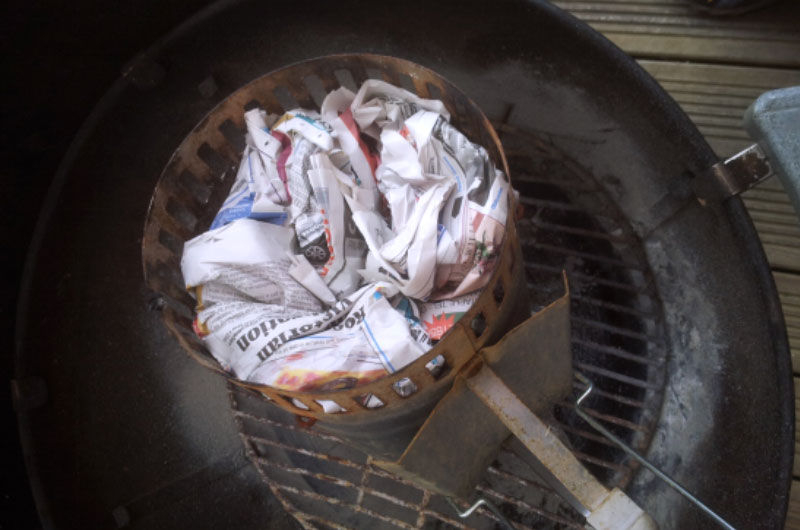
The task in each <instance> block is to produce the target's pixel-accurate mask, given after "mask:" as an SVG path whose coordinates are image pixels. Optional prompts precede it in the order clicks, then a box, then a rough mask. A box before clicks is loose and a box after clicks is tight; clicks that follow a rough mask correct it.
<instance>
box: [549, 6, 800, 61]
mask: <svg viewBox="0 0 800 530" xmlns="http://www.w3.org/2000/svg"><path fill="white" fill-rule="evenodd" d="M553 3H554V4H556V5H558V6H559V7H562V8H564V9H566V10H568V11H570V12H572V14H574V15H575V16H576V17H578V18H579V19H581V20H583V21H584V22H586V23H588V24H589V25H591V26H592V27H594V28H595V29H596V30H598V31H600V32H601V33H603V34H604V35H605V36H606V37H607V38H608V39H609V40H611V41H612V42H614V43H615V44H616V45H617V46H619V47H620V48H622V49H623V50H625V51H626V52H628V53H630V54H631V55H633V56H636V57H650V58H660V59H681V60H686V59H689V60H695V61H704V62H714V63H728V64H730V63H744V64H750V65H764V66H781V67H793V66H794V67H796V66H800V32H798V31H797V27H796V26H795V22H796V21H797V20H799V19H800V3H798V2H783V3H781V4H777V5H775V6H771V7H770V8H769V9H764V10H761V11H757V12H754V13H750V14H748V16H746V17H715V16H709V15H706V14H703V13H700V12H698V11H696V10H695V9H692V7H691V6H689V4H688V3H686V2H683V1H681V0H661V1H655V2H654V1H650V0H629V1H624V0H605V1H603V0H597V1H591V2H590V1H585V0H555V1H554V2H553Z"/></svg>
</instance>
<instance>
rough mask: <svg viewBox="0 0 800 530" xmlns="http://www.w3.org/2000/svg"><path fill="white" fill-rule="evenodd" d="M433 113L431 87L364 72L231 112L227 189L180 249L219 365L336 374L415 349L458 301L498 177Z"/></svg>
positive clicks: (491, 250) (477, 286) (269, 380)
mask: <svg viewBox="0 0 800 530" xmlns="http://www.w3.org/2000/svg"><path fill="white" fill-rule="evenodd" d="M449 119H450V116H449V114H448V112H447V110H446V108H445V107H444V105H443V104H442V102H440V101H435V100H426V99H422V98H419V97H417V96H415V95H414V94H412V93H410V92H408V91H405V90H403V89H400V88H397V87H394V86H392V85H390V84H388V83H385V82H383V81H377V80H369V81H366V82H365V83H364V84H363V85H362V86H361V88H360V90H359V91H358V93H353V92H351V91H349V90H348V89H346V88H340V89H338V90H335V91H333V92H331V93H330V94H328V96H327V97H326V98H325V100H324V101H323V103H322V106H321V109H320V111H319V112H316V111H313V110H309V109H294V110H291V111H289V112H287V113H286V114H284V115H283V116H282V117H276V116H270V115H267V114H266V113H265V112H264V111H262V110H260V109H254V110H250V111H248V112H247V113H245V123H246V125H247V137H246V147H245V151H244V153H243V156H242V161H241V164H240V167H239V171H238V173H237V176H236V180H235V182H234V184H233V186H232V188H231V192H230V195H229V197H228V198H227V200H226V201H225V202H224V204H223V206H222V208H221V209H220V211H219V213H218V215H217V217H216V218H215V220H214V222H213V224H212V226H211V229H210V230H209V231H208V232H206V233H204V234H201V235H199V236H197V237H196V238H194V239H192V240H191V241H188V242H187V243H186V244H185V246H184V254H183V258H182V261H181V268H182V271H183V276H184V280H185V282H186V285H187V289H188V290H189V292H190V293H191V294H192V295H193V296H195V298H196V299H197V317H196V319H195V331H196V332H197V333H198V335H199V336H201V337H202V338H203V340H204V341H205V343H206V345H207V347H208V349H209V350H210V351H211V353H212V354H213V355H214V357H215V358H216V359H217V360H218V361H219V362H220V364H221V365H222V366H223V367H224V368H225V369H226V370H229V371H231V372H232V373H233V374H234V375H235V376H236V377H237V378H239V379H241V380H247V381H250V382H254V383H260V384H265V385H269V386H272V387H275V388H281V389H287V390H300V391H308V390H335V389H341V388H352V387H355V386H358V385H360V384H364V383H367V382H370V381H374V380H376V379H378V378H380V377H383V376H385V375H386V374H391V373H394V372H396V371H398V370H400V369H402V368H403V367H405V366H406V365H408V364H409V363H411V362H413V361H414V360H415V359H417V358H419V357H420V356H422V355H423V354H424V353H425V352H426V351H428V350H429V349H430V348H431V346H432V344H433V343H434V342H435V341H436V340H440V339H441V338H442V337H443V336H444V335H445V333H446V332H447V331H448V330H449V329H450V327H452V325H453V324H454V323H455V322H456V321H457V320H458V318H460V317H461V315H463V314H464V313H465V312H466V311H467V310H468V309H469V307H470V306H471V305H472V303H473V302H474V301H475V299H477V297H478V296H479V294H480V290H481V289H482V287H483V286H484V285H485V284H486V282H487V281H488V279H489V276H490V274H489V273H490V272H491V271H492V269H493V266H494V262H495V260H496V259H497V256H498V254H499V251H500V247H501V244H502V242H503V236H504V233H505V222H506V217H507V215H508V211H507V209H508V200H509V198H508V194H509V193H510V192H511V190H510V186H509V183H508V180H507V179H506V176H505V175H504V174H503V173H502V172H501V171H499V170H498V169H497V168H495V167H494V166H493V164H492V163H491V161H490V159H489V156H488V154H487V152H486V150H485V149H484V148H483V147H481V146H478V145H476V144H473V143H472V142H470V141H469V140H468V139H467V138H466V137H465V136H464V135H463V134H461V133H460V132H459V131H458V130H456V128H455V127H453V126H452V125H451V124H450V123H449ZM443 362H444V360H443V358H440V357H437V359H434V361H431V362H430V363H428V369H429V370H431V372H436V371H439V370H441V368H442V363H443ZM395 389H396V391H397V392H398V393H399V394H401V395H408V394H410V393H413V392H415V391H416V387H415V386H414V384H413V382H412V381H410V380H407V379H404V380H402V381H400V382H398V383H397V384H396V385H395ZM364 404H365V405H366V406H379V405H380V403H379V400H377V398H374V396H366V397H365V400H364ZM321 405H322V406H323V408H324V409H325V410H326V411H329V412H335V411H337V410H340V409H339V407H338V406H337V405H336V404H335V403H332V402H325V403H322V402H321Z"/></svg>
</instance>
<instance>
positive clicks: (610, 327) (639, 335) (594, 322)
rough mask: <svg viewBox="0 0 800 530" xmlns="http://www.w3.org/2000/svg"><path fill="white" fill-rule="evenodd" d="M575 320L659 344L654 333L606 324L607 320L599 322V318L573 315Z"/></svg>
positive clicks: (585, 324)
mask: <svg viewBox="0 0 800 530" xmlns="http://www.w3.org/2000/svg"><path fill="white" fill-rule="evenodd" d="M572 321H573V322H577V323H578V324H583V325H584V326H590V327H593V328H599V329H602V330H604V331H608V332H611V333H616V334H617V335H623V336H625V337H630V338H632V339H638V340H641V341H645V342H651V343H656V344H658V337H653V336H652V335H646V334H644V333H639V332H637V331H632V330H630V329H627V328H623V327H620V326H615V325H613V324H606V323H605V322H598V321H597V320H590V319H586V318H581V317H576V316H574V315H573V317H572Z"/></svg>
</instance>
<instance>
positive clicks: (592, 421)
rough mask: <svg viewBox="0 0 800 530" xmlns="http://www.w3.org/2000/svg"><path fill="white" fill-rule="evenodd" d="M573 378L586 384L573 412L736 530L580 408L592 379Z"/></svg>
mask: <svg viewBox="0 0 800 530" xmlns="http://www.w3.org/2000/svg"><path fill="white" fill-rule="evenodd" d="M575 378H576V379H577V380H578V381H580V382H581V383H583V384H585V385H586V390H584V391H583V394H581V396H580V397H579V398H578V400H577V401H576V402H575V412H576V413H577V414H578V416H580V417H581V418H582V419H583V421H585V422H586V423H588V424H589V425H591V426H592V427H594V428H595V429H596V430H597V431H598V432H600V434H602V435H603V436H605V437H606V438H608V439H609V440H611V441H612V442H614V444H616V445H617V446H618V447H619V448H620V449H622V450H623V451H625V452H626V453H628V454H629V455H630V456H632V457H633V458H635V459H636V460H637V461H638V462H639V463H640V464H642V465H643V466H644V467H646V468H647V469H649V470H650V471H652V472H653V473H654V474H655V475H656V476H657V477H658V478H660V479H661V480H663V481H664V482H666V483H667V484H669V485H670V486H671V487H672V488H673V489H675V490H676V491H677V492H678V493H680V494H681V495H683V496H684V497H686V498H687V499H688V500H689V501H691V502H692V503H693V504H694V505H695V506H697V507H698V508H700V509H701V510H703V511H704V512H705V513H706V514H707V515H708V516H709V517H711V518H712V519H714V520H715V521H716V522H717V523H718V524H719V525H720V526H721V527H723V528H725V529H727V530H736V529H735V528H734V527H733V526H732V525H731V524H730V523H728V522H727V521H726V520H725V519H723V518H722V517H720V516H719V515H717V513H716V512H714V510H712V509H711V508H709V507H708V506H706V505H705V504H703V502H702V501H701V500H700V499H698V498H697V497H695V496H694V495H692V494H691V493H689V491H687V490H686V488H684V487H683V486H681V485H680V484H678V483H677V482H675V481H674V480H673V479H672V478H671V477H670V476H669V475H667V474H666V473H664V472H663V471H661V470H660V469H658V468H657V467H656V466H654V465H653V464H651V463H650V462H649V461H648V460H647V459H646V458H645V457H643V456H642V455H640V454H639V453H637V452H636V451H635V450H633V449H632V448H631V447H629V446H628V444H626V443H625V442H623V441H622V440H620V439H619V438H617V437H616V436H615V435H614V434H613V433H612V432H611V431H609V430H608V429H606V428H605V427H603V426H602V425H601V424H600V422H598V421H597V420H595V419H594V418H592V417H591V416H589V415H588V414H587V413H586V412H584V411H583V410H582V409H581V403H582V402H583V400H585V399H586V398H587V397H588V396H589V394H591V393H592V390H594V383H592V381H591V380H589V378H588V377H586V376H585V375H583V374H582V373H580V372H575Z"/></svg>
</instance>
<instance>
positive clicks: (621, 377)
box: [575, 362, 659, 390]
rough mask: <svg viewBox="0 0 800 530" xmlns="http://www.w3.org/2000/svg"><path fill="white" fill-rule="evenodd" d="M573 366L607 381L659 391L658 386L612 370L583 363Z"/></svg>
mask: <svg viewBox="0 0 800 530" xmlns="http://www.w3.org/2000/svg"><path fill="white" fill-rule="evenodd" d="M575 366H577V367H578V368H580V369H581V370H585V371H587V372H591V373H593V374H597V375H601V376H603V377H608V378H609V379H614V380H615V381H620V382H622V383H628V384H629V385H633V386H638V387H639V388H645V389H647V390H658V389H659V386H658V385H656V384H653V383H648V382H647V381H642V380H641V379H636V378H635V377H630V376H627V375H625V374H620V373H617V372H614V371H612V370H606V369H605V368H600V367H599V366H593V365H591V364H588V363H583V362H579V363H575Z"/></svg>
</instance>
